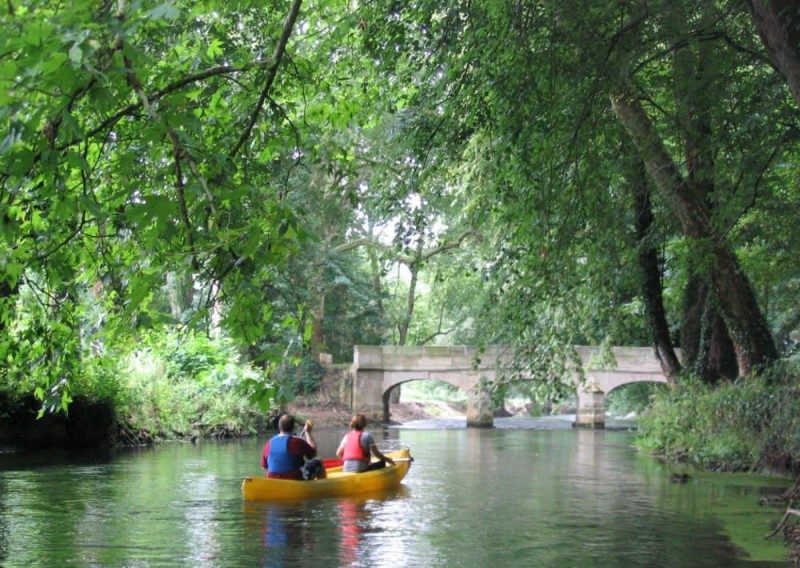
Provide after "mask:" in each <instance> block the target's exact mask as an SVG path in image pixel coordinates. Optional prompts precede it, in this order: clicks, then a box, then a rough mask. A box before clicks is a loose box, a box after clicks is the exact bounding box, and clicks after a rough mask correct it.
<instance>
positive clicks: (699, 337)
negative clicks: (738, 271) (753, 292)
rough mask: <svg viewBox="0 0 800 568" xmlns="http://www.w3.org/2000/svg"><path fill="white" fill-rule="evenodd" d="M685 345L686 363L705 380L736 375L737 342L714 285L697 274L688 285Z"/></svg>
mask: <svg viewBox="0 0 800 568" xmlns="http://www.w3.org/2000/svg"><path fill="white" fill-rule="evenodd" d="M681 348H682V353H683V363H684V365H686V367H687V368H688V369H691V370H692V371H693V372H694V373H695V374H696V375H697V376H699V377H700V378H701V379H702V380H703V381H704V382H707V383H711V384H714V383H716V382H718V381H719V380H720V379H721V378H734V377H735V376H736V374H737V372H738V370H739V369H738V365H737V362H736V351H735V349H734V345H733V342H732V341H731V338H730V335H729V334H728V328H727V327H726V326H725V322H724V321H723V319H722V316H721V315H720V313H719V310H718V309H717V308H716V305H715V303H714V300H713V298H712V297H711V290H710V287H709V286H708V285H707V284H705V283H704V282H703V281H702V280H701V279H700V278H698V277H697V276H694V277H691V278H690V279H689V282H688V283H687V285H686V291H685V294H684V320H683V324H682V326H681Z"/></svg>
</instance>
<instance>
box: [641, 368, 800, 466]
mask: <svg viewBox="0 0 800 568" xmlns="http://www.w3.org/2000/svg"><path fill="white" fill-rule="evenodd" d="M772 372H774V371H772ZM784 376H788V377H789V379H788V380H787V381H785V382H783V383H780V384H775V383H773V382H770V381H768V380H767V379H766V378H765V377H762V378H760V379H757V380H744V379H739V380H737V381H735V382H731V383H724V384H721V385H719V386H718V387H711V386H709V385H706V384H703V383H702V382H700V381H699V380H697V379H694V378H692V377H691V376H686V377H683V378H682V379H681V381H680V382H679V384H678V386H677V387H676V388H674V389H671V390H664V391H661V392H657V393H656V394H655V395H653V397H652V405H651V406H650V407H649V408H648V409H647V410H646V411H645V412H644V413H643V415H642V416H641V418H640V422H639V431H638V434H637V443H638V444H639V446H641V447H642V448H644V449H647V450H650V451H653V452H655V453H657V454H659V455H663V456H665V457H666V458H668V459H671V460H678V461H687V462H689V463H693V464H695V465H698V466H700V467H704V468H708V469H715V470H724V471H737V470H749V469H756V468H759V467H764V466H768V467H769V466H771V467H778V468H792V467H797V466H798V464H800V443H798V442H800V438H799V437H798V432H800V419H798V416H797V412H796V409H797V400H798V394H800V393H799V391H798V386H797V385H798V376H800V374H798V372H797V368H796V367H795V368H794V370H792V371H790V372H789V374H788V375H784Z"/></svg>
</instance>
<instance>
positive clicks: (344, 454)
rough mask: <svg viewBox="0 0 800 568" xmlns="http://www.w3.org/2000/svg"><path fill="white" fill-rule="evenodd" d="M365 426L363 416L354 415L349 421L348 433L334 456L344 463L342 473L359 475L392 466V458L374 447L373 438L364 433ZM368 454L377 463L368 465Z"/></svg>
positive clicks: (365, 421) (365, 420)
mask: <svg viewBox="0 0 800 568" xmlns="http://www.w3.org/2000/svg"><path fill="white" fill-rule="evenodd" d="M366 425H367V417H366V416H364V415H363V414H356V415H355V416H353V417H352V418H351V419H350V432H348V433H347V434H346V435H345V437H344V438H342V443H341V444H339V449H337V450H336V455H337V456H339V458H341V459H342V460H343V461H344V466H343V467H342V471H346V472H356V473H360V472H362V471H371V470H373V469H381V468H383V467H386V464H387V463H388V464H390V465H394V461H393V460H392V458H390V457H388V456H385V455H383V454H382V453H381V451H380V450H379V449H378V446H377V445H375V438H373V437H372V434H370V433H369V432H364V427H365V426H366ZM370 453H371V454H372V455H374V456H375V457H376V458H378V460H379V461H377V462H375V463H370Z"/></svg>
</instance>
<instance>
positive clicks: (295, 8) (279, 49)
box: [230, 0, 302, 157]
mask: <svg viewBox="0 0 800 568" xmlns="http://www.w3.org/2000/svg"><path fill="white" fill-rule="evenodd" d="M301 2H302V0H294V1H293V2H292V7H291V9H290V10H289V14H288V15H287V16H286V20H285V21H284V22H283V32H282V33H281V37H280V39H279V40H278V45H276V46H275V54H274V55H273V56H272V65H271V66H270V68H269V69H268V70H267V80H266V81H265V82H264V87H263V89H261V94H260V95H259V97H258V102H257V103H256V107H255V108H254V109H253V113H252V114H251V115H250V120H248V122H247V126H245V129H244V132H242V135H241V136H240V137H239V140H238V141H237V142H236V145H235V146H234V147H233V148H232V149H231V151H230V157H234V156H235V155H236V154H238V153H239V150H240V149H241V148H242V146H243V145H244V143H245V142H247V139H248V138H249V137H250V133H251V132H252V130H253V127H254V126H255V124H256V121H257V120H258V115H259V114H260V113H261V108H262V107H263V106H264V101H265V100H266V98H267V96H268V95H269V92H270V89H272V84H273V82H274V81H275V76H276V75H277V74H278V67H280V64H281V61H282V60H283V54H284V53H285V52H286V43H287V42H288V41H289V36H290V35H291V34H292V28H294V23H295V21H296V20H297V14H298V13H299V12H300V4H301Z"/></svg>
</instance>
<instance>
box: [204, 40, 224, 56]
mask: <svg viewBox="0 0 800 568" xmlns="http://www.w3.org/2000/svg"><path fill="white" fill-rule="evenodd" d="M206 55H207V56H208V58H209V59H214V58H215V57H216V56H218V55H222V42H221V41H220V40H218V39H213V40H211V43H209V44H208V49H206Z"/></svg>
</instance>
